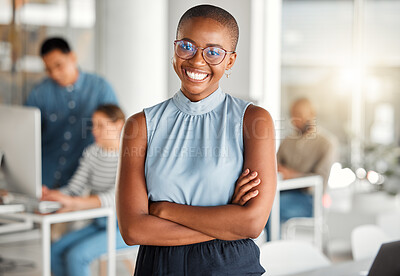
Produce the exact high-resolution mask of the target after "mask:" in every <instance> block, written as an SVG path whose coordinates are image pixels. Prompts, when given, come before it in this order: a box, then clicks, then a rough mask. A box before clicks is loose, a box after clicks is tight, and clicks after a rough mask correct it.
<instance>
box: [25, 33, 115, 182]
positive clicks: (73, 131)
mask: <svg viewBox="0 0 400 276" xmlns="http://www.w3.org/2000/svg"><path fill="white" fill-rule="evenodd" d="M40 55H41V57H42V59H43V62H44V65H45V67H46V71H47V74H48V78H45V79H44V80H43V81H42V82H41V83H39V84H38V85H37V86H36V87H35V88H34V89H33V90H32V91H31V93H30V94H29V96H28V99H27V101H26V105H27V106H35V107H38V108H39V109H40V111H41V120H42V181H43V185H46V186H47V187H49V188H51V189H54V188H58V187H62V186H64V185H65V184H67V183H68V180H69V179H70V177H71V176H72V175H73V173H74V172H75V169H76V168H77V166H78V162H79V158H80V157H81V155H82V152H83V149H84V148H85V147H86V146H88V145H89V144H91V143H93V136H92V133H91V128H92V122H91V117H92V114H93V112H94V110H95V109H96V108H97V107H98V106H99V105H103V104H106V103H113V104H117V98H116V95H115V93H114V90H113V89H112V87H111V85H110V84H109V83H108V82H107V81H106V80H104V79H103V78H101V77H100V76H97V75H94V74H89V73H86V72H83V71H81V70H80V69H79V68H78V63H77V58H76V55H75V53H74V52H73V51H71V48H70V47H69V45H68V43H67V42H66V41H65V40H64V39H62V38H49V39H47V40H45V41H44V42H43V44H42V46H41V49H40Z"/></svg>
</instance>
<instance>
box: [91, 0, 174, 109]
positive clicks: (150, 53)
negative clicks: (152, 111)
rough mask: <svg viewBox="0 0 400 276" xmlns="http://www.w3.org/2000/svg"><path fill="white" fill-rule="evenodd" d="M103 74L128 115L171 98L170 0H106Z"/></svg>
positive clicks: (102, 10)
mask: <svg viewBox="0 0 400 276" xmlns="http://www.w3.org/2000/svg"><path fill="white" fill-rule="evenodd" d="M101 3H102V7H101V8H100V9H98V13H100V14H98V17H99V15H100V16H101V17H104V18H101V19H100V18H99V20H101V21H102V24H101V25H102V26H100V30H99V32H98V33H99V36H100V39H99V40H100V41H101V42H100V43H101V44H102V45H99V47H100V48H101V50H100V56H101V57H100V58H101V59H103V61H101V62H100V65H99V66H100V68H101V69H100V71H101V73H102V74H103V75H104V76H105V77H106V78H107V79H108V80H109V81H110V82H111V84H112V85H113V87H114V89H115V91H116V93H117V96H118V98H119V101H120V104H121V106H122V108H123V109H124V111H125V112H126V114H127V115H131V114H133V113H136V112H139V111H141V110H142V109H143V108H144V107H148V106H152V105H154V104H156V103H159V102H161V101H162V100H164V99H166V98H167V69H166V68H167V63H168V55H167V49H168V48H167V44H166V41H167V40H166V34H167V6H168V1H165V0H153V1H151V2H149V1H130V0H113V1H102V2H101Z"/></svg>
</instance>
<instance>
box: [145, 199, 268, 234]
mask: <svg viewBox="0 0 400 276" xmlns="http://www.w3.org/2000/svg"><path fill="white" fill-rule="evenodd" d="M150 213H151V214H154V215H156V216H158V217H160V218H163V219H167V220H170V221H173V222H176V223H179V224H182V225H184V226H186V227H189V228H191V229H194V230H197V231H200V232H202V233H205V234H207V235H209V236H213V237H215V238H218V239H223V240H237V239H243V238H256V237H257V236H258V235H259V234H260V233H261V231H262V229H263V228H264V226H265V223H266V215H265V214H264V215H261V216H258V215H257V212H254V211H253V210H251V209H250V208H249V207H247V206H239V205H234V204H229V205H223V206H215V207H198V206H189V205H182V204H176V203H170V202H156V203H152V205H151V207H150ZM265 213H267V211H266V212H265Z"/></svg>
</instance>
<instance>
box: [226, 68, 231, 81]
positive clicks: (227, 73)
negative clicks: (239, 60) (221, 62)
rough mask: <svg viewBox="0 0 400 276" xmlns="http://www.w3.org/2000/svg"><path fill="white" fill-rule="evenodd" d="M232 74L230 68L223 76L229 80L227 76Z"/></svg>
mask: <svg viewBox="0 0 400 276" xmlns="http://www.w3.org/2000/svg"><path fill="white" fill-rule="evenodd" d="M231 74H232V68H230V69H228V70H226V71H225V76H226V78H227V79H229V76H230V75H231Z"/></svg>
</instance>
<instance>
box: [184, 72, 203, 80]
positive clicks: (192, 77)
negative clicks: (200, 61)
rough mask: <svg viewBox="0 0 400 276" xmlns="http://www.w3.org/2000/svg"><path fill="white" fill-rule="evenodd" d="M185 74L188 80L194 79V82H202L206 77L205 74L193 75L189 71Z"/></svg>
mask: <svg viewBox="0 0 400 276" xmlns="http://www.w3.org/2000/svg"><path fill="white" fill-rule="evenodd" d="M186 74H187V75H188V77H189V78H191V79H194V80H202V79H205V78H206V77H207V74H202V73H194V72H189V71H186Z"/></svg>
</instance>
